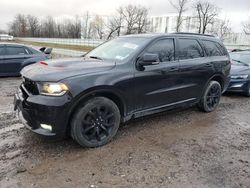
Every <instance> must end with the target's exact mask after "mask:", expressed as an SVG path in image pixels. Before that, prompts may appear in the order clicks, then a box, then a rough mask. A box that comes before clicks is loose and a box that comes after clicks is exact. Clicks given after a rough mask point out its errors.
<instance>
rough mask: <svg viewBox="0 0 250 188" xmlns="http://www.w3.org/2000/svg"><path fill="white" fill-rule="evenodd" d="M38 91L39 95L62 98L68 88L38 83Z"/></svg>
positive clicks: (56, 84)
mask: <svg viewBox="0 0 250 188" xmlns="http://www.w3.org/2000/svg"><path fill="white" fill-rule="evenodd" d="M38 85H39V91H40V94H41V95H50V96H62V95H64V94H65V93H66V92H67V91H68V90H69V88H68V86H66V85H65V84H63V83H40V84H38Z"/></svg>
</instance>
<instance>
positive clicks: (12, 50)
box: [6, 46, 27, 55]
mask: <svg viewBox="0 0 250 188" xmlns="http://www.w3.org/2000/svg"><path fill="white" fill-rule="evenodd" d="M6 54H7V55H25V54H27V51H26V50H25V49H24V48H22V47H10V46H9V47H6Z"/></svg>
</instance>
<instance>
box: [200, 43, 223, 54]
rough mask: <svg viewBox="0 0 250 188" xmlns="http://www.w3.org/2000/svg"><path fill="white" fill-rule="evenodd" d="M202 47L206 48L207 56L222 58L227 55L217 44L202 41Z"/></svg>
mask: <svg viewBox="0 0 250 188" xmlns="http://www.w3.org/2000/svg"><path fill="white" fill-rule="evenodd" d="M202 43H203V45H204V46H205V48H206V52H207V55H208V56H224V55H227V52H225V50H224V48H223V47H222V46H221V45H220V44H219V43H218V42H214V41H209V40H202Z"/></svg>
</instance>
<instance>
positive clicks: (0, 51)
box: [0, 46, 5, 56]
mask: <svg viewBox="0 0 250 188" xmlns="http://www.w3.org/2000/svg"><path fill="white" fill-rule="evenodd" d="M2 55H5V47H3V46H0V56H2Z"/></svg>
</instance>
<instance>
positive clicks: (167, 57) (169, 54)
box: [145, 39, 175, 62]
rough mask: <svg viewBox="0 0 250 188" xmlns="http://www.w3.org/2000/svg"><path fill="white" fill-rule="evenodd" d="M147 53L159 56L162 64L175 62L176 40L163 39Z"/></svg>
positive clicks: (154, 44) (150, 47) (147, 50)
mask: <svg viewBox="0 0 250 188" xmlns="http://www.w3.org/2000/svg"><path fill="white" fill-rule="evenodd" d="M145 52H146V53H153V54H158V56H159V59H160V62H167V61H173V60H174V54H175V53H174V39H161V40H159V41H156V42H155V43H153V44H152V45H151V46H149V48H148V49H146V51H145Z"/></svg>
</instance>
